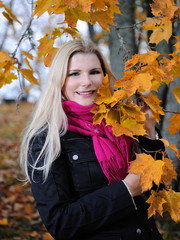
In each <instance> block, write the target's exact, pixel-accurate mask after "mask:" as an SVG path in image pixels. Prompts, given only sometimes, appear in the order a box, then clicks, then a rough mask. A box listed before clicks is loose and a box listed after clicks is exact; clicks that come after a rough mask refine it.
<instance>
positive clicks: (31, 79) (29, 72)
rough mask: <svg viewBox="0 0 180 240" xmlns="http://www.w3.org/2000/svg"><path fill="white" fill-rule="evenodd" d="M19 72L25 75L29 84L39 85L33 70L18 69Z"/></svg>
mask: <svg viewBox="0 0 180 240" xmlns="http://www.w3.org/2000/svg"><path fill="white" fill-rule="evenodd" d="M18 71H19V72H20V73H22V75H23V76H24V77H25V78H26V79H27V80H28V81H29V82H31V83H34V84H37V85H39V83H38V80H37V79H36V78H35V77H34V76H33V73H34V72H33V71H32V70H30V69H21V70H19V69H18Z"/></svg>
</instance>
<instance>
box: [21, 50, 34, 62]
mask: <svg viewBox="0 0 180 240" xmlns="http://www.w3.org/2000/svg"><path fill="white" fill-rule="evenodd" d="M21 53H22V54H23V55H24V56H26V57H28V58H29V59H31V60H33V55H32V54H30V53H28V52H26V51H21Z"/></svg>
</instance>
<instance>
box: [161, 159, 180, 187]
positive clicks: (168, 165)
mask: <svg viewBox="0 0 180 240" xmlns="http://www.w3.org/2000/svg"><path fill="white" fill-rule="evenodd" d="M163 161H164V166H163V174H162V177H161V180H162V181H163V183H164V184H165V185H166V186H167V185H171V181H172V179H176V178H177V173H176V170H175V168H174V166H173V164H172V160H170V159H169V158H164V159H163Z"/></svg>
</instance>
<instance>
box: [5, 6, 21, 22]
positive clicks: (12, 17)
mask: <svg viewBox="0 0 180 240" xmlns="http://www.w3.org/2000/svg"><path fill="white" fill-rule="evenodd" d="M4 8H5V10H6V12H7V13H5V12H4V13H5V15H4V14H3V15H4V16H5V17H6V16H7V15H8V16H9V18H11V19H13V20H14V21H16V22H18V23H19V24H21V22H20V21H19V20H18V19H17V17H16V16H15V15H14V14H13V13H12V12H11V9H10V8H9V7H7V6H4ZM6 18H7V17H6ZM9 18H7V19H8V21H9ZM9 23H10V24H12V23H11V21H10V22H9Z"/></svg>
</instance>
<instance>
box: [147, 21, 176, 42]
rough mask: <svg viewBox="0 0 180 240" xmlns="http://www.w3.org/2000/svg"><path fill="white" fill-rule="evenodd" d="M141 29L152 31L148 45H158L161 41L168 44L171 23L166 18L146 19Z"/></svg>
mask: <svg viewBox="0 0 180 240" xmlns="http://www.w3.org/2000/svg"><path fill="white" fill-rule="evenodd" d="M142 28H144V30H152V31H153V33H152V34H151V36H150V41H149V42H150V43H156V44H158V43H159V42H161V41H162V40H166V41H167V42H168V41H169V38H170V37H171V35H172V22H171V20H170V19H169V18H168V17H163V18H159V17H156V18H146V21H145V22H144V23H143V24H142Z"/></svg>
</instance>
